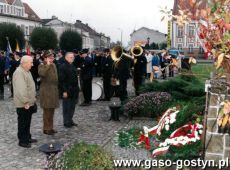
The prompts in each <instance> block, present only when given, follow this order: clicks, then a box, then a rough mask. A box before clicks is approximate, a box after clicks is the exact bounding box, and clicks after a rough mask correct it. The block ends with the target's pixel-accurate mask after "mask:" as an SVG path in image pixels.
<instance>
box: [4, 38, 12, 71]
mask: <svg viewBox="0 0 230 170" xmlns="http://www.w3.org/2000/svg"><path fill="white" fill-rule="evenodd" d="M6 40H7V49H6V63H5V70H9V68H10V53H12V50H11V46H10V42H9V38H8V37H6Z"/></svg>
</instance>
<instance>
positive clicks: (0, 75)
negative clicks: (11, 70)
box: [0, 53, 5, 99]
mask: <svg viewBox="0 0 230 170" xmlns="http://www.w3.org/2000/svg"><path fill="white" fill-rule="evenodd" d="M4 74H5V59H4V57H3V55H2V54H1V53H0V99H4Z"/></svg>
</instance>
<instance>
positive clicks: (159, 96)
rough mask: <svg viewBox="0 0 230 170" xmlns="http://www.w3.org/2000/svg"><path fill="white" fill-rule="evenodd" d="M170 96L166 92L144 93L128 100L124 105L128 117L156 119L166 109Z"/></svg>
mask: <svg viewBox="0 0 230 170" xmlns="http://www.w3.org/2000/svg"><path fill="white" fill-rule="evenodd" d="M170 101H171V95H170V94H168V93H166V92H152V93H145V94H141V95H140V96H137V97H135V98H132V99H130V100H129V101H128V102H127V103H126V104H125V105H124V112H125V113H126V114H127V115H128V116H129V117H131V118H132V117H152V118H154V117H158V116H159V115H161V114H162V112H164V111H165V110H167V108H168V102H170Z"/></svg>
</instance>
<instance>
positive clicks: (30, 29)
mask: <svg viewBox="0 0 230 170" xmlns="http://www.w3.org/2000/svg"><path fill="white" fill-rule="evenodd" d="M33 30H34V27H33V26H29V35H31V34H32V32H33Z"/></svg>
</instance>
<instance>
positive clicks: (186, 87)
mask: <svg viewBox="0 0 230 170" xmlns="http://www.w3.org/2000/svg"><path fill="white" fill-rule="evenodd" d="M153 91H164V92H168V93H170V94H171V95H172V98H173V99H175V100H182V101H184V100H186V101H191V100H193V98H194V97H203V96H204V95H205V92H204V84H203V83H202V82H201V81H199V80H198V79H197V78H196V77H195V76H189V75H181V76H178V77H175V78H173V79H170V80H168V81H164V82H158V81H154V82H152V83H147V84H145V85H144V86H142V87H141V88H140V92H141V93H146V92H153Z"/></svg>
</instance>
